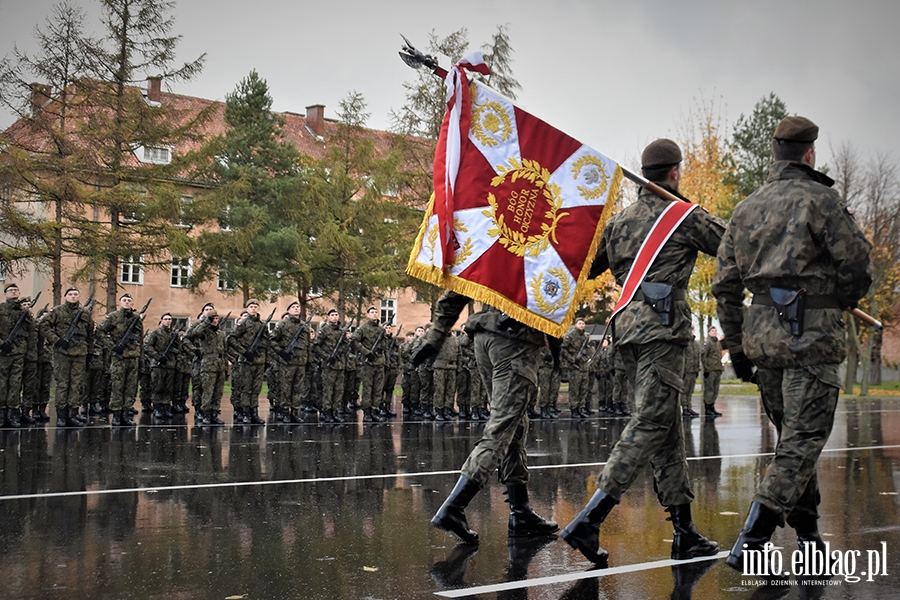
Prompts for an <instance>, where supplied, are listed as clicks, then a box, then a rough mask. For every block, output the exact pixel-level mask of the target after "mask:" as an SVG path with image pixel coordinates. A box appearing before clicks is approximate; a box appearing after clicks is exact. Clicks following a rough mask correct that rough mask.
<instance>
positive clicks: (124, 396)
mask: <svg viewBox="0 0 900 600" xmlns="http://www.w3.org/2000/svg"><path fill="white" fill-rule="evenodd" d="M138 362H139V361H138V358H137V357H134V358H125V357H123V356H119V355H118V354H115V353H113V355H112V358H111V359H110V362H109V386H110V396H109V408H110V409H111V410H114V411H115V410H122V409H123V408H131V407H132V406H133V405H134V399H135V398H137V390H138V377H140V372H139V369H138V367H139V365H138ZM144 393H145V394H146V397H144V398H142V402H147V401H149V400H150V390H149V388H148V389H147V390H146V392H144Z"/></svg>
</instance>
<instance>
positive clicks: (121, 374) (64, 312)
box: [0, 284, 721, 427]
mask: <svg viewBox="0 0 900 600" xmlns="http://www.w3.org/2000/svg"><path fill="white" fill-rule="evenodd" d="M4 293H5V295H6V302H5V303H4V304H2V305H0V339H2V340H4V342H3V345H2V347H0V373H2V376H0V410H2V414H0V420H2V424H3V425H4V426H8V427H19V426H21V425H23V424H32V423H35V422H45V421H48V420H49V416H48V415H47V412H46V408H47V404H48V402H49V399H50V391H51V382H53V383H54V384H55V397H54V404H55V407H56V414H57V425H58V426H60V427H64V426H70V427H78V426H82V425H83V424H84V423H85V422H86V421H87V420H88V419H90V418H91V417H92V416H103V417H104V418H105V415H106V414H108V413H112V415H113V417H112V424H113V425H118V426H129V425H134V421H133V420H132V419H131V417H132V416H133V415H134V414H136V410H135V409H134V404H135V400H136V399H137V395H138V390H139V389H140V399H141V404H142V405H143V407H144V410H148V411H150V410H152V412H153V416H154V417H155V418H156V419H161V420H165V419H170V418H172V417H173V416H174V415H175V414H184V413H188V412H189V411H190V409H189V408H188V406H187V402H188V398H189V397H190V398H191V403H192V404H193V406H194V409H195V422H196V423H197V424H204V425H213V424H215V425H218V424H223V422H222V420H221V419H220V418H219V414H220V409H221V401H222V397H223V395H224V384H225V380H226V379H227V377H228V375H229V371H230V376H231V381H232V390H231V402H232V405H233V408H234V420H235V422H236V423H245V424H263V423H264V422H265V421H264V420H263V419H262V418H261V417H260V416H259V395H260V393H261V391H262V386H263V382H266V383H267V384H268V399H269V402H270V405H271V408H272V410H271V412H272V413H274V415H275V420H276V421H277V422H282V423H302V422H303V421H304V417H303V414H302V413H304V412H305V413H316V412H319V413H320V420H321V421H323V422H343V421H344V420H345V417H346V415H351V414H352V413H353V410H355V409H361V410H362V414H363V421H367V422H373V421H383V420H385V419H389V418H391V417H394V416H396V413H394V412H393V410H392V404H393V394H394V387H395V385H396V382H397V378H398V376H401V375H402V379H401V383H402V399H401V402H402V406H403V412H404V415H406V416H408V417H413V418H422V419H425V420H436V421H447V420H451V419H455V418H457V417H459V418H460V419H464V420H469V419H471V420H486V419H487V417H488V415H489V407H488V396H487V392H486V389H485V386H484V384H483V382H482V378H481V375H480V373H479V372H478V369H477V368H476V365H475V354H474V349H473V346H472V343H471V339H470V338H469V336H468V335H466V334H465V332H464V330H462V329H460V330H457V331H456V332H455V333H456V335H454V336H452V337H451V339H450V340H449V341H448V343H446V344H444V346H443V347H442V348H441V352H440V353H438V354H437V356H435V357H434V359H433V360H429V361H427V362H426V363H424V364H422V365H419V366H418V367H413V365H412V363H411V360H410V358H411V356H412V354H413V353H414V352H415V351H416V349H417V348H418V347H419V345H420V344H421V341H422V339H423V335H424V333H425V330H426V328H425V327H417V328H416V329H415V331H409V332H407V333H406V336H405V338H404V339H402V340H401V339H399V334H400V330H398V331H397V335H396V336H395V333H394V331H393V326H392V325H391V324H381V323H380V322H379V319H378V310H377V309H376V308H375V307H374V306H372V307H369V309H368V310H367V311H366V320H365V321H364V322H363V323H362V324H361V325H359V326H358V327H356V328H353V327H351V325H350V324H343V323H341V321H340V317H339V313H338V312H337V311H336V310H331V311H329V312H328V314H327V316H326V319H325V320H324V321H323V322H322V323H320V324H319V327H318V328H317V329H316V328H313V327H312V326H311V323H310V321H311V318H310V319H309V320H304V319H302V318H301V316H300V304H299V303H298V302H293V303H291V304H290V306H289V307H288V309H287V312H286V313H284V314H283V315H282V316H281V319H280V320H279V321H278V322H277V324H275V325H274V326H273V327H271V328H270V322H271V321H272V317H273V316H274V310H273V312H272V314H270V315H269V318H268V319H266V320H263V319H262V318H261V316H260V314H259V302H258V301H256V300H249V301H248V302H247V303H246V306H245V310H244V311H243V312H242V313H241V315H240V316H239V317H238V318H237V319H236V320H235V328H234V330H233V331H232V332H231V333H230V334H228V335H226V334H225V332H224V331H222V329H221V327H220V321H224V320H225V319H221V317H220V316H219V315H218V313H217V312H216V310H215V307H214V306H213V305H212V304H211V303H207V304H206V305H205V306H204V307H203V309H202V310H201V312H200V314H199V315H198V318H197V320H196V321H195V322H194V323H193V324H191V325H190V326H189V327H187V329H186V330H182V329H181V328H178V327H175V326H174V325H173V317H172V315H171V314H169V313H165V314H164V315H163V316H162V318H161V319H160V322H159V326H158V327H157V328H155V329H152V330H149V331H147V332H146V334H145V332H144V326H143V325H144V324H143V320H142V315H143V313H144V312H145V311H146V309H147V307H148V306H149V302H148V304H147V305H145V306H144V308H143V310H141V311H136V310H135V308H134V299H133V298H132V297H131V295H130V294H124V295H122V297H121V298H120V299H119V308H118V309H117V310H115V311H113V312H111V313H110V314H109V315H107V316H106V318H105V319H103V320H102V321H101V322H100V323H99V324H95V323H94V321H93V318H92V316H91V309H92V307H93V306H92V305H93V301H92V299H88V301H87V302H85V303H84V304H82V303H81V302H80V292H79V290H78V289H76V288H74V287H73V288H69V289H68V290H67V291H66V294H65V302H64V303H63V304H61V305H59V306H57V307H54V308H53V309H50V310H48V309H47V307H45V308H44V309H42V310H41V311H40V312H39V313H38V314H37V315H36V316H32V314H31V312H30V310H29V309H30V307H31V306H32V305H34V304H35V302H34V301H32V300H30V299H21V298H20V297H19V289H18V287H17V286H16V285H15V284H9V285H7V286H6V288H5V290H4ZM584 328H585V323H584V321H583V320H582V319H578V320H577V321H576V323H575V324H574V325H573V326H572V327H571V328H570V330H569V332H568V333H567V334H566V336H565V337H564V339H563V341H562V345H561V351H560V356H558V357H554V356H553V355H552V354H551V353H550V351H549V347H548V351H547V353H546V356H545V360H544V363H543V365H542V367H541V369H540V372H539V383H538V395H537V397H536V398H535V399H534V400H533V401H532V403H531V405H530V406H529V413H528V414H529V417H530V418H533V419H553V418H556V417H557V415H559V414H560V410H559V409H558V408H557V406H556V403H557V398H558V396H559V388H560V372H561V367H562V368H564V369H565V370H566V372H567V373H568V381H569V408H570V410H571V414H572V417H573V418H586V417H588V416H589V415H591V414H593V411H592V410H591V409H590V405H591V400H590V399H591V398H593V397H594V396H595V394H596V396H597V397H598V398H599V401H598V407H599V410H600V411H601V412H607V413H609V414H611V415H613V414H614V415H617V416H627V415H629V414H630V413H631V411H632V410H633V409H634V395H633V390H632V389H631V386H630V384H629V383H628V378H627V376H626V374H625V370H624V365H623V363H622V361H621V359H620V358H619V359H618V360H617V357H616V354H615V351H614V348H613V346H612V344H610V343H609V340H608V339H605V340H603V341H602V343H600V344H597V343H595V342H593V341H591V339H590V336H589V335H588V334H587V333H586V332H585V331H584ZM401 330H402V326H401ZM711 333H714V331H713V332H711ZM706 348H709V351H707V350H706ZM700 352H701V351H700V346H699V344H698V343H697V342H696V341H695V342H694V343H693V344H692V345H691V346H689V348H688V354H687V363H686V364H688V365H693V366H694V367H695V368H694V369H691V368H687V369H685V393H684V394H683V406H684V415H685V416H697V414H698V413H696V412H694V411H693V410H692V409H691V405H690V402H691V393H692V392H693V389H694V384H695V382H696V379H697V375H698V372H699V366H700V362H699V357H700ZM703 365H704V369H703V370H704V377H713V378H714V379H715V385H714V386H713V385H711V384H710V382H706V383H707V385H706V386H705V388H707V394H709V389H713V390H716V389H717V388H718V378H717V377H715V376H716V375H719V374H720V373H721V348H720V346H719V345H718V342H717V341H716V340H715V338H714V336H713V337H711V338H710V340H707V342H706V343H705V344H704V350H703ZM714 401H715V391H713V393H712V396H711V399H710V396H709V395H707V396H706V397H705V398H704V404H705V405H706V411H707V415H710V414H713V415H718V414H719V413H716V412H715V408H714V406H713V402H714ZM457 407H458V410H457Z"/></svg>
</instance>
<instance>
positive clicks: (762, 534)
mask: <svg viewBox="0 0 900 600" xmlns="http://www.w3.org/2000/svg"><path fill="white" fill-rule="evenodd" d="M779 521H780V520H779V518H778V515H777V514H776V513H775V511H773V510H772V509H770V508H769V507H768V506H766V505H765V504H762V503H760V502H754V503H752V504H751V505H750V512H749V513H748V514H747V520H746V521H745V522H744V528H743V529H742V530H741V534H740V535H739V536H738V539H737V541H736V542H735V543H734V547H733V548H732V549H731V553H730V554H729V555H728V558H726V559H725V564H726V565H728V566H729V567H731V568H732V569H736V570H738V571H743V568H744V565H743V562H744V561H743V554H744V550H762V548H763V545H764V544H765V543H766V542H768V541H769V540H770V539H772V534H773V533H775V528H776V527H778V524H779Z"/></svg>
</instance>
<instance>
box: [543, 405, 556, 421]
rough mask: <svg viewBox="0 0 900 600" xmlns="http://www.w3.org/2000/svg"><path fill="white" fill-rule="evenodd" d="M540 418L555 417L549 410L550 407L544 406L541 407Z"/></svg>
mask: <svg viewBox="0 0 900 600" xmlns="http://www.w3.org/2000/svg"><path fill="white" fill-rule="evenodd" d="M541 418H542V419H555V418H556V417H555V416H554V415H553V414H552V413H551V412H550V409H549V408H548V407H546V406H542V407H541Z"/></svg>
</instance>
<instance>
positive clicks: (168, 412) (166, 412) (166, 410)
mask: <svg viewBox="0 0 900 600" xmlns="http://www.w3.org/2000/svg"><path fill="white" fill-rule="evenodd" d="M163 416H164V417H165V418H167V419H171V418H172V417H173V416H174V414H173V412H172V405H171V404H166V405H165V406H164V407H163Z"/></svg>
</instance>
